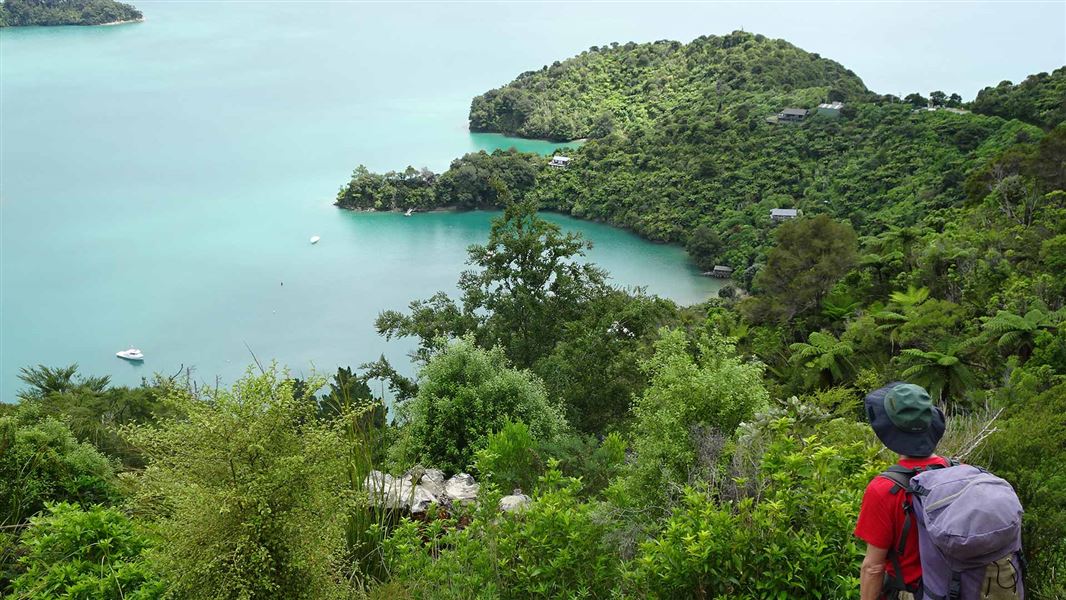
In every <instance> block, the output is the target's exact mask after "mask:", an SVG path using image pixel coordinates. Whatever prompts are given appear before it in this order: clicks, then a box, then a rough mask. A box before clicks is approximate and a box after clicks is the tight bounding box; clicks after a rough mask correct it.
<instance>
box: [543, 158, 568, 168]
mask: <svg viewBox="0 0 1066 600" xmlns="http://www.w3.org/2000/svg"><path fill="white" fill-rule="evenodd" d="M548 166H549V167H554V168H556V169H565V168H567V167H569V166H570V157H569V156H553V157H552V159H551V161H549V162H548Z"/></svg>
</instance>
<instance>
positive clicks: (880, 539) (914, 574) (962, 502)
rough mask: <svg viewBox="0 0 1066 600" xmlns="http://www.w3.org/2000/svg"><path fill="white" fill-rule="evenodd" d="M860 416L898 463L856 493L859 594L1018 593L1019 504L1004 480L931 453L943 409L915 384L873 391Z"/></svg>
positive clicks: (915, 599) (959, 597)
mask: <svg viewBox="0 0 1066 600" xmlns="http://www.w3.org/2000/svg"><path fill="white" fill-rule="evenodd" d="M866 416H867V418H868V419H869V422H870V426H871V427H872V428H873V430H874V433H876V434H877V437H878V439H880V440H881V443H883V444H884V445H885V447H887V448H888V449H889V450H891V451H893V452H895V453H897V454H899V461H898V462H897V464H895V465H893V466H892V467H890V468H889V469H888V470H887V471H885V472H883V473H881V474H880V475H878V476H877V477H874V479H873V481H871V482H870V484H869V485H868V486H867V487H866V492H865V494H864V495H863V498H862V507H861V508H860V510H859V519H858V522H857V523H856V525H855V536H856V537H858V538H859V539H861V540H863V541H864V542H866V556H865V558H864V559H863V562H862V569H861V572H860V581H859V591H860V598H861V600H882V599H884V600H926V599H927V598H928V599H932V600H971V599H978V598H980V599H1004V600H1020V599H1022V598H1023V597H1024V591H1023V588H1022V581H1021V574H1022V568H1023V561H1022V556H1021V515H1022V509H1021V503H1020V502H1019V501H1018V497H1017V495H1016V494H1015V493H1014V489H1013V488H1012V487H1011V486H1010V484H1008V483H1007V482H1006V481H1004V480H1002V479H1000V478H998V477H996V476H995V475H992V474H990V473H988V472H986V471H984V470H982V469H978V468H976V467H972V466H969V465H958V463H956V462H954V461H949V460H946V459H944V458H941V457H939V456H937V455H936V454H934V451H935V450H936V446H937V443H939V442H940V438H941V437H943V435H944V429H945V421H944V413H943V412H941V410H940V409H939V408H937V407H936V406H934V405H933V403H932V401H931V400H930V398H929V394H928V392H926V391H925V389H923V388H922V387H920V386H917V385H913V384H908V383H893V384H889V385H887V386H885V387H883V388H881V389H879V390H875V391H873V392H871V393H870V394H869V395H867V396H866ZM923 568H924V571H925V577H924V578H923Z"/></svg>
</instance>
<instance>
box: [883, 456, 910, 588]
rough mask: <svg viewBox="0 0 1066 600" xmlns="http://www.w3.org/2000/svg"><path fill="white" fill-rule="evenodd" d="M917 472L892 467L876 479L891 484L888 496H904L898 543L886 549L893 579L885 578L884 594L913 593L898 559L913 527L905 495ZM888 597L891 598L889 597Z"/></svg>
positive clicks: (901, 467) (901, 466) (905, 546)
mask: <svg viewBox="0 0 1066 600" xmlns="http://www.w3.org/2000/svg"><path fill="white" fill-rule="evenodd" d="M919 471H920V470H919V469H911V468H908V467H904V466H903V465H892V466H891V467H889V468H887V469H885V470H884V471H882V472H881V473H880V474H879V475H878V477H884V478H885V479H887V480H889V481H891V482H892V489H891V490H890V491H889V493H890V494H892V495H896V494H899V493H900V492H902V493H903V494H904V495H905V496H904V499H903V530H902V531H901V532H900V536H899V542H898V543H897V544H896V545H895V546H894V547H892V548H889V549H888V559H889V560H890V561H892V569H893V571H894V572H895V577H885V584H884V590H885V592H912V591H913V590H909V589H907V582H906V581H905V580H904V579H903V566H902V565H901V564H900V559H901V558H902V557H903V551H904V550H905V549H906V548H907V538H908V537H909V536H910V533H911V528H912V527H913V526H914V525H913V523H914V516H913V515H912V514H911V513H912V509H911V502H910V499H909V498H907V497H906V494H908V493H909V492H910V487H911V478H912V477H914V476H915V475H917V474H918V473H919ZM889 597H893V596H891V595H889Z"/></svg>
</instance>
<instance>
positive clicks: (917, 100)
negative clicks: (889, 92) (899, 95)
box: [903, 92, 929, 108]
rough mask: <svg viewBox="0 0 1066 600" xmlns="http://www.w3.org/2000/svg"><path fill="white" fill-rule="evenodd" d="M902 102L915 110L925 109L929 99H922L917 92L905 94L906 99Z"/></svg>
mask: <svg viewBox="0 0 1066 600" xmlns="http://www.w3.org/2000/svg"><path fill="white" fill-rule="evenodd" d="M903 101H904V102H906V103H907V104H910V105H911V106H913V107H915V108H925V107H926V106H928V105H929V99H927V98H925V97H923V96H922V95H921V94H919V93H917V92H915V93H913V94H907V95H906V97H904V98H903Z"/></svg>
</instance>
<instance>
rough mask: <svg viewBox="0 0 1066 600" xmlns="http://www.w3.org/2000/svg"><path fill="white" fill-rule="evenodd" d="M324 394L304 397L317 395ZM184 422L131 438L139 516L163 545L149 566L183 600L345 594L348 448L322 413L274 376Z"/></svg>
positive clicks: (215, 400) (192, 403)
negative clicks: (139, 459)
mask: <svg viewBox="0 0 1066 600" xmlns="http://www.w3.org/2000/svg"><path fill="white" fill-rule="evenodd" d="M320 384H321V382H319V383H318V384H313V385H309V386H307V387H308V388H311V389H313V388H317V387H318V385H320ZM175 401H177V402H181V403H182V408H183V409H184V412H185V413H186V415H187V416H186V417H185V418H183V419H180V420H178V419H175V420H168V421H164V422H161V423H160V424H158V425H155V426H149V425H142V426H137V427H135V428H132V429H130V430H129V438H130V439H131V441H132V442H134V443H135V444H136V445H137V446H139V447H140V448H142V449H143V451H144V455H145V457H146V459H147V462H148V467H147V468H146V469H145V471H144V473H143V475H142V476H141V477H140V478H139V479H138V484H139V489H138V494H137V499H136V500H137V501H136V505H137V507H138V509H139V511H140V513H141V514H142V515H143V516H144V517H145V518H146V519H148V520H149V521H150V522H151V523H152V528H153V529H154V530H155V531H156V532H157V533H158V535H159V538H160V542H159V544H158V546H157V547H156V549H155V550H154V551H153V552H152V559H153V565H154V566H155V567H156V568H158V569H159V570H160V571H161V573H162V574H163V575H164V576H165V577H166V578H167V580H168V581H169V582H170V584H171V585H172V586H173V587H172V589H173V592H174V593H175V594H176V595H178V596H179V597H182V598H217V597H231V598H294V599H298V598H331V597H341V596H343V595H344V594H346V593H347V592H346V590H347V582H346V580H345V575H344V574H345V564H344V558H345V537H344V534H345V525H346V519H347V515H348V508H349V500H350V498H351V486H350V482H349V481H348V478H347V470H346V465H347V461H346V458H347V455H348V453H349V452H355V451H356V449H354V448H346V447H345V446H344V444H343V443H342V441H341V436H340V433H339V431H338V430H337V428H336V426H335V425H334V424H333V423H330V422H327V423H320V422H319V421H318V420H317V419H316V418H315V416H316V413H317V406H316V404H315V403H314V402H312V401H309V400H308V399H307V398H298V397H294V396H293V380H291V379H286V378H284V377H283V376H282V374H280V373H278V372H277V371H275V370H269V371H267V372H265V373H264V374H262V375H260V376H252V375H250V374H249V375H247V376H246V377H244V378H243V379H241V380H240V381H238V382H237V383H236V384H234V385H233V388H232V389H230V390H226V389H218V390H215V391H210V392H209V393H208V396H207V397H205V398H203V399H187V398H185V397H184V396H182V397H178V398H175Z"/></svg>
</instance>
